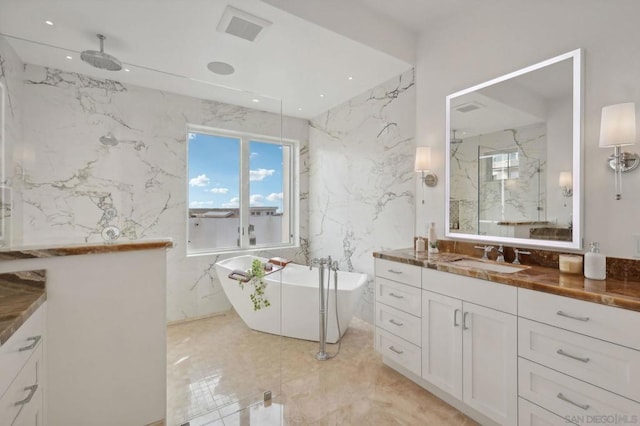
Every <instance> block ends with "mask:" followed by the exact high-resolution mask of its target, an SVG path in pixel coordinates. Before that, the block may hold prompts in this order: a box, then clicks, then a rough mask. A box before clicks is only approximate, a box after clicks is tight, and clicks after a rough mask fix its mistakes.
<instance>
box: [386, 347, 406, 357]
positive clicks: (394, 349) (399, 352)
mask: <svg viewBox="0 0 640 426" xmlns="http://www.w3.org/2000/svg"><path fill="white" fill-rule="evenodd" d="M389 350H390V351H392V352H395V353H397V354H398V355H402V354H403V353H404V351H399V350H398V349H396V348H394V347H393V346H389Z"/></svg>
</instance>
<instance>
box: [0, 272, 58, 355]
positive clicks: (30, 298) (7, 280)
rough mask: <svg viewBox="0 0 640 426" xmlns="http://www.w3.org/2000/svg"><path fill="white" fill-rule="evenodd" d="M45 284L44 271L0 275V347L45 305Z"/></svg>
mask: <svg viewBox="0 0 640 426" xmlns="http://www.w3.org/2000/svg"><path fill="white" fill-rule="evenodd" d="M45 284H46V271H44V270H37V271H22V272H11V273H5V274H0V346H2V345H4V344H5V342H6V341H7V340H9V338H10V337H11V336H13V333H15V332H16V330H18V329H19V328H20V326H21V325H22V324H24V323H25V322H26V321H27V319H29V317H30V316H31V314H33V313H34V312H35V311H36V309H38V307H40V305H42V304H43V303H44V301H45V300H46V298H47V294H46V291H45Z"/></svg>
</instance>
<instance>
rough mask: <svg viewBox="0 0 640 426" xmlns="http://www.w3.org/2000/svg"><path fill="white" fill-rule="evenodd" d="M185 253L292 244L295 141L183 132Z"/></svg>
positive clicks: (295, 197) (295, 231)
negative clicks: (185, 146) (185, 150)
mask: <svg viewBox="0 0 640 426" xmlns="http://www.w3.org/2000/svg"><path fill="white" fill-rule="evenodd" d="M187 136H188V137H187V140H188V156H187V161H188V173H187V179H188V188H189V196H188V203H189V208H188V210H189V214H188V223H189V225H188V235H187V239H188V249H187V250H188V253H189V254H199V253H210V252H221V251H238V250H244V249H254V248H260V249H264V248H274V247H285V246H292V245H295V244H297V242H298V215H297V210H298V198H299V197H298V183H297V176H298V172H297V164H298V156H299V147H298V143H297V141H283V140H280V139H275V138H270V137H265V136H258V135H252V134H244V133H235V132H229V131H224V130H216V129H209V128H203V127H199V126H189V127H188V129H187Z"/></svg>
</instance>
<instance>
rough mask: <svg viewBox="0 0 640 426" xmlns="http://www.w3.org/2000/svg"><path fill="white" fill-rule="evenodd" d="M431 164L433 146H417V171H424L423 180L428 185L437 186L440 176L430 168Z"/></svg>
mask: <svg viewBox="0 0 640 426" xmlns="http://www.w3.org/2000/svg"><path fill="white" fill-rule="evenodd" d="M430 166H431V148H430V147H428V146H419V147H416V165H415V171H416V172H420V173H422V178H421V179H422V182H423V183H424V184H425V185H427V186H432V187H433V186H436V185H437V184H438V176H436V174H435V173H433V172H431V171H430V170H429V167H430Z"/></svg>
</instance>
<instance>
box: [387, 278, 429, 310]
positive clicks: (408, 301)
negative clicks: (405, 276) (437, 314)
mask: <svg viewBox="0 0 640 426" xmlns="http://www.w3.org/2000/svg"><path fill="white" fill-rule="evenodd" d="M421 297H422V290H420V289H419V288H417V287H412V286H409V285H406V284H400V283H397V282H395V281H390V280H387V279H385V278H380V277H376V301H377V302H382V303H384V304H385V305H387V306H391V307H394V308H396V309H400V310H401V311H405V312H408V313H410V314H411V315H415V316H417V317H419V316H420V311H421V309H422V299H421Z"/></svg>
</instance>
